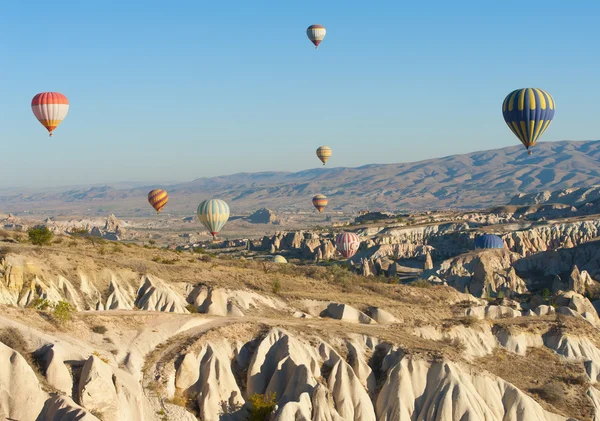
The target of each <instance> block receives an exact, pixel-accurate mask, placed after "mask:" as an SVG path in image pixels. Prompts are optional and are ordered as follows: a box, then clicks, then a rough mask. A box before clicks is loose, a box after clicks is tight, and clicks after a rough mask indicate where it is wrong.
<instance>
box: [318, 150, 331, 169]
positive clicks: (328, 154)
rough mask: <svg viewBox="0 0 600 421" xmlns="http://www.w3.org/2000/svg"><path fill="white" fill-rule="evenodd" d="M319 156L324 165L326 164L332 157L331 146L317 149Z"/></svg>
mask: <svg viewBox="0 0 600 421" xmlns="http://www.w3.org/2000/svg"><path fill="white" fill-rule="evenodd" d="M317 156H318V157H319V159H320V160H321V162H322V163H323V165H325V163H326V162H327V160H328V159H329V158H330V157H331V148H330V147H329V146H320V147H319V148H318V149H317Z"/></svg>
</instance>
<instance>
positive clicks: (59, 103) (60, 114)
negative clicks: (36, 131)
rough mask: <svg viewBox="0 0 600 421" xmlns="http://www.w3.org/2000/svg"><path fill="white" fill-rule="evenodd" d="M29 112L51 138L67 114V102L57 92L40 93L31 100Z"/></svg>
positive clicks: (65, 98) (64, 97)
mask: <svg viewBox="0 0 600 421" xmlns="http://www.w3.org/2000/svg"><path fill="white" fill-rule="evenodd" d="M31 111H33V115H35V118H37V119H38V121H39V122H40V123H42V126H44V127H45V128H46V130H48V133H49V135H50V136H52V134H53V133H52V132H53V131H54V129H56V128H57V127H58V125H59V124H60V123H61V122H62V121H63V120H64V119H65V117H66V116H67V113H68V112H69V100H67V97H66V96H64V95H63V94H61V93H59V92H42V93H39V94H37V95H36V96H34V97H33V99H32V100H31Z"/></svg>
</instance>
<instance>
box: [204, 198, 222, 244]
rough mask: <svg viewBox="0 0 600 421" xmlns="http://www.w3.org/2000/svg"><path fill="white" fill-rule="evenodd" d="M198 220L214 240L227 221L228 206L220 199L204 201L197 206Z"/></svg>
mask: <svg viewBox="0 0 600 421" xmlns="http://www.w3.org/2000/svg"><path fill="white" fill-rule="evenodd" d="M198 219H199V220H200V222H201V223H202V225H204V226H205V227H206V229H208V231H209V232H210V233H211V234H212V236H213V238H215V237H216V236H217V234H218V232H219V231H221V229H222V228H223V226H224V225H225V223H226V222H227V220H228V219H229V206H228V205H227V203H225V202H224V201H222V200H221V199H210V200H205V201H203V202H202V203H200V204H199V205H198Z"/></svg>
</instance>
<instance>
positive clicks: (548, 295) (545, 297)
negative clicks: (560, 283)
mask: <svg viewBox="0 0 600 421" xmlns="http://www.w3.org/2000/svg"><path fill="white" fill-rule="evenodd" d="M540 296H541V297H542V300H543V301H544V302H545V303H547V302H548V301H550V298H552V293H551V292H550V290H549V289H548V288H544V289H543V290H542V291H541V293H540Z"/></svg>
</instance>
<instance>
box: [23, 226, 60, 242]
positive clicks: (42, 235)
mask: <svg viewBox="0 0 600 421" xmlns="http://www.w3.org/2000/svg"><path fill="white" fill-rule="evenodd" d="M27 235H28V236H29V241H31V243H32V244H34V245H36V246H47V245H49V244H50V243H51V242H52V237H54V234H53V233H52V231H50V230H49V229H48V227H46V226H44V225H37V226H35V227H33V228H30V229H29V231H27Z"/></svg>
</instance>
